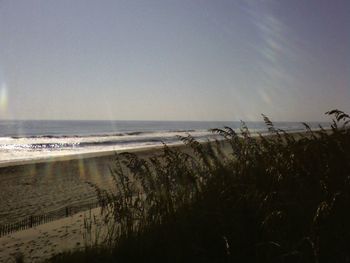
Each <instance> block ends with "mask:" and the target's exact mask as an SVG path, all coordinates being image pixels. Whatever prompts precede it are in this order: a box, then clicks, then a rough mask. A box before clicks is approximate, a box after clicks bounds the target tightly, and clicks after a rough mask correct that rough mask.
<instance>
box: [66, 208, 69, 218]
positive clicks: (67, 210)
mask: <svg viewBox="0 0 350 263" xmlns="http://www.w3.org/2000/svg"><path fill="white" fill-rule="evenodd" d="M68 216H69V208H68V206H67V207H66V217H68Z"/></svg>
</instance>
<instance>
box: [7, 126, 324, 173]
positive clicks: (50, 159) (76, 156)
mask: <svg viewBox="0 0 350 263" xmlns="http://www.w3.org/2000/svg"><path fill="white" fill-rule="evenodd" d="M318 130H319V129H313V131H318ZM326 130H329V129H326ZM306 132H307V131H306V130H302V131H290V132H287V133H288V134H294V135H297V134H303V133H306ZM261 135H263V136H274V135H273V134H269V133H268V132H266V133H261ZM251 136H252V137H257V136H258V134H257V133H252V134H251ZM201 143H206V142H201ZM167 145H168V146H169V147H183V146H184V144H183V143H182V142H176V143H172V144H167ZM163 147H164V146H163V145H152V146H140V147H134V148H124V149H117V150H107V151H95V152H84V153H71V154H66V155H54V156H47V157H38V158H33V159H17V160H16V159H14V160H7V161H3V162H2V161H1V160H0V169H2V168H6V167H14V166H25V165H35V164H43V163H55V162H66V161H73V160H82V159H90V158H99V157H107V156H113V155H114V154H116V153H123V152H130V153H136V154H139V153H140V154H142V153H143V152H145V153H146V152H149V151H154V150H159V149H162V148H163Z"/></svg>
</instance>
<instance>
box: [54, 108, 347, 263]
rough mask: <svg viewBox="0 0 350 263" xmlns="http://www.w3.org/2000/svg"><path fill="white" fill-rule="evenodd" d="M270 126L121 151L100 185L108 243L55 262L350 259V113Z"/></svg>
mask: <svg viewBox="0 0 350 263" xmlns="http://www.w3.org/2000/svg"><path fill="white" fill-rule="evenodd" d="M327 114H329V115H332V116H334V120H333V124H332V126H331V129H330V130H325V129H323V128H322V127H320V130H318V131H312V130H311V129H310V127H309V126H308V125H307V124H304V125H305V128H306V132H305V133H300V134H288V133H286V132H284V131H282V130H279V129H276V128H275V127H274V125H273V123H272V122H271V121H270V120H269V119H268V118H267V117H266V116H263V118H264V121H265V123H266V125H267V128H268V131H269V134H268V135H265V136H263V135H259V136H252V135H251V134H250V132H249V129H248V128H247V127H246V125H245V124H244V123H242V128H241V132H240V134H237V133H236V132H235V131H234V130H232V129H231V128H229V127H225V128H223V129H214V130H213V132H215V133H217V134H218V135H220V136H222V137H223V140H219V141H216V142H210V143H209V142H208V143H205V144H201V143H199V142H197V141H196V140H194V139H193V138H192V137H191V136H188V137H183V138H181V139H182V141H183V142H184V144H185V145H186V148H184V149H178V148H171V147H168V146H166V145H164V149H163V152H162V154H161V155H160V156H157V157H152V158H149V159H140V158H139V157H138V156H137V155H134V154H131V153H124V154H119V155H116V160H115V163H114V166H113V168H112V169H111V172H112V176H113V179H114V184H115V188H116V190H115V191H105V190H103V189H99V188H98V187H96V191H97V194H98V197H99V200H100V203H101V205H102V208H103V214H104V216H105V219H106V224H108V225H109V230H108V233H107V236H106V238H105V240H104V243H103V244H102V245H101V246H99V247H98V246H95V247H93V248H87V249H86V251H77V252H73V253H70V254H64V255H60V256H58V257H55V258H53V259H52V261H53V262H60V261H64V262H79V261H80V262H140V261H141V262H144V261H156V262H350V253H349V251H350V223H349V222H350V212H349V208H350V130H349V129H348V125H349V122H350V117H349V115H347V114H345V113H343V112H341V111H339V110H333V111H330V112H328V113H327Z"/></svg>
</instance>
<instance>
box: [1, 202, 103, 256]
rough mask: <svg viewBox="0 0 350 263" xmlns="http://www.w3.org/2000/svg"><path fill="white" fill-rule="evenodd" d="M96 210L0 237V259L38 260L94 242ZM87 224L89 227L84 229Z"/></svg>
mask: <svg viewBox="0 0 350 263" xmlns="http://www.w3.org/2000/svg"><path fill="white" fill-rule="evenodd" d="M100 218H101V217H100V209H99V208H95V209H93V210H91V211H85V212H81V213H77V214H75V215H73V216H69V217H67V218H63V219H60V220H56V221H53V222H50V223H46V224H42V225H39V226H37V227H34V228H30V229H27V230H23V231H18V232H15V233H12V234H10V235H6V236H3V237H1V238H0V262H16V258H19V257H21V256H22V257H23V259H24V262H42V261H43V260H45V259H48V258H50V257H52V256H53V255H56V254H58V253H60V252H62V251H67V250H71V249H78V248H84V247H85V246H86V245H91V244H93V242H95V241H96V234H97V233H99V231H103V228H102V227H101V228H100V227H99V226H100ZM84 222H85V223H84ZM86 223H88V224H89V223H93V224H91V229H87V228H86Z"/></svg>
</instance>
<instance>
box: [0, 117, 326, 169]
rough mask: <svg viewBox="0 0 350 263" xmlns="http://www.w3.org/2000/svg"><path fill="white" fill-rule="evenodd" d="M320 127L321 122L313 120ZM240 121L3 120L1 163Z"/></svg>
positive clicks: (135, 143)
mask: <svg viewBox="0 0 350 263" xmlns="http://www.w3.org/2000/svg"><path fill="white" fill-rule="evenodd" d="M309 124H310V126H311V127H312V128H318V125H319V123H309ZM322 125H327V124H324V123H323V124H322ZM224 126H229V127H231V128H233V129H235V130H237V131H238V130H239V128H240V126H241V123H240V122H203V121H29V120H28V121H0V163H4V162H9V161H15V160H31V159H41V158H46V157H52V156H63V155H70V154H80V153H89V152H101V151H114V150H123V149H133V148H142V147H148V146H157V145H161V144H162V142H165V143H167V144H177V143H179V142H180V141H179V138H178V136H186V135H188V134H191V135H192V136H193V137H195V138H196V139H198V140H200V141H201V140H206V139H213V138H214V137H215V135H213V134H212V133H211V132H210V129H212V128H223V127H224ZM247 126H248V127H249V128H250V129H251V131H252V132H266V126H265V124H264V123H263V122H247ZM275 126H276V128H280V129H284V130H286V131H301V130H304V127H303V125H302V124H301V123H297V122H276V123H275Z"/></svg>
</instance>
